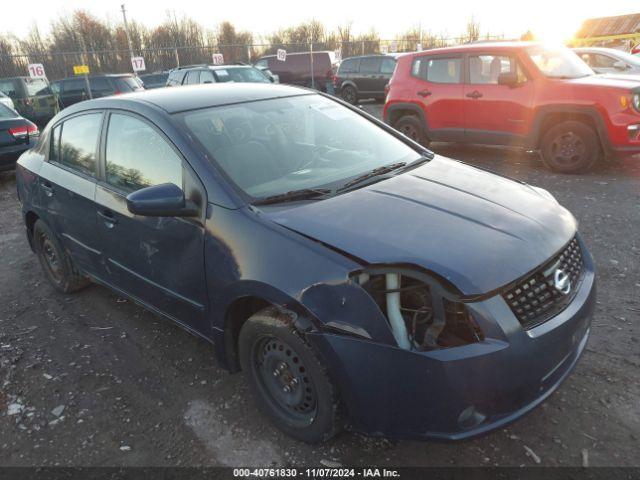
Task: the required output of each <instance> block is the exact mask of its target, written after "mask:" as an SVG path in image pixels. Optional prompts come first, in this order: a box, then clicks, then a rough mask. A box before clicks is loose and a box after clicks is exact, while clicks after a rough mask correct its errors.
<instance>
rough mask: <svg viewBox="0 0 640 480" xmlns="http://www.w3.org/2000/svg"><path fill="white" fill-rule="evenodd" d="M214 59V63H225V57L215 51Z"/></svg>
mask: <svg viewBox="0 0 640 480" xmlns="http://www.w3.org/2000/svg"><path fill="white" fill-rule="evenodd" d="M212 59H213V64H214V65H223V64H224V57H223V56H222V54H221V53H214V54H213V55H212Z"/></svg>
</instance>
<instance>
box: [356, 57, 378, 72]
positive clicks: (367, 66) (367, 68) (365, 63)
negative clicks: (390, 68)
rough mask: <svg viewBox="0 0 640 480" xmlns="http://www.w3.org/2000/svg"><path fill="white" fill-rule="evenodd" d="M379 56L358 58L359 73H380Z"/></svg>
mask: <svg viewBox="0 0 640 480" xmlns="http://www.w3.org/2000/svg"><path fill="white" fill-rule="evenodd" d="M381 64H382V59H381V58H380V57H367V58H363V59H362V60H360V73H380V65H381Z"/></svg>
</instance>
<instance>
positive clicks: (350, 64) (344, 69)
mask: <svg viewBox="0 0 640 480" xmlns="http://www.w3.org/2000/svg"><path fill="white" fill-rule="evenodd" d="M358 65H360V59H359V58H348V59H346V60H343V62H342V63H341V64H340V68H339V69H338V72H339V73H357V72H358Z"/></svg>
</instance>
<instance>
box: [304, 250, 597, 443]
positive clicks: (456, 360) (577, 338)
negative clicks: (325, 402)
mask: <svg viewBox="0 0 640 480" xmlns="http://www.w3.org/2000/svg"><path fill="white" fill-rule="evenodd" d="M587 257H588V255H587ZM595 296H596V283H595V273H594V268H593V263H592V261H591V259H590V258H587V259H586V261H585V275H584V278H583V281H582V282H581V284H580V287H579V290H578V292H577V293H576V296H575V298H574V299H573V301H572V303H571V304H569V305H568V306H567V308H565V310H563V311H562V312H561V313H559V314H558V315H556V316H555V317H553V318H552V319H550V320H548V321H547V322H545V323H543V324H542V325H539V326H537V327H535V328H533V329H531V330H525V329H523V328H522V326H521V325H520V323H519V322H518V320H517V319H516V318H515V316H514V315H513V313H512V312H511V310H510V309H509V307H508V306H507V304H506V303H505V302H504V300H503V299H502V297H501V296H500V295H497V296H494V297H491V298H489V299H487V300H485V301H482V302H476V303H472V304H467V306H468V308H470V310H471V311H472V312H473V314H474V316H475V317H476V318H480V319H481V320H482V324H483V325H493V328H492V330H493V331H489V332H486V333H487V338H486V339H485V340H484V341H482V342H479V343H474V344H470V345H466V346H462V347H455V348H446V349H440V350H432V351H423V352H421V351H411V350H403V349H400V348H398V347H396V346H392V345H385V344H381V343H376V342H372V341H367V340H365V339H361V338H356V337H353V336H346V335H336V334H332V333H312V334H308V338H309V340H311V341H312V342H313V343H314V345H315V346H316V348H317V349H318V351H319V352H320V353H321V354H322V355H323V357H324V359H325V361H326V362H327V365H328V368H329V372H330V375H331V376H332V378H333V379H334V381H335V382H336V383H337V384H338V387H339V389H340V392H341V395H342V399H343V402H344V404H345V406H346V408H347V411H348V415H349V419H350V421H351V426H352V428H353V429H354V430H356V431H361V432H363V433H367V434H370V435H384V436H387V437H396V438H418V439H426V438H431V439H440V440H461V439H464V438H468V437H472V436H475V435H479V434H482V433H485V432H487V431H489V430H492V429H495V428H498V427H501V426H503V425H505V424H506V423H509V422H511V421H513V420H515V419H516V418H518V417H520V416H521V415H523V414H525V413H526V412H528V411H530V410H532V409H533V408H535V407H536V406H537V405H538V404H540V403H541V402H542V401H544V399H545V398H547V397H548V396H549V395H550V394H551V393H552V392H553V391H554V390H555V389H556V388H557V387H558V386H559V385H560V383H562V381H563V380H564V379H565V378H566V376H567V375H568V374H569V373H570V372H571V370H572V368H573V367H574V366H575V364H576V363H577V361H578V358H579V357H580V354H581V353H582V351H583V350H584V348H585V345H586V343H587V339H588V336H589V332H590V322H591V315H592V313H593V310H594V308H595Z"/></svg>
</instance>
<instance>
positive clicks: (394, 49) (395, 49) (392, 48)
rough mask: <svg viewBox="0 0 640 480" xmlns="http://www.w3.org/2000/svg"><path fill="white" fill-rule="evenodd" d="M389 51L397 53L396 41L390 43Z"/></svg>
mask: <svg viewBox="0 0 640 480" xmlns="http://www.w3.org/2000/svg"><path fill="white" fill-rule="evenodd" d="M391 53H398V42H393V43H392V44H391Z"/></svg>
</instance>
